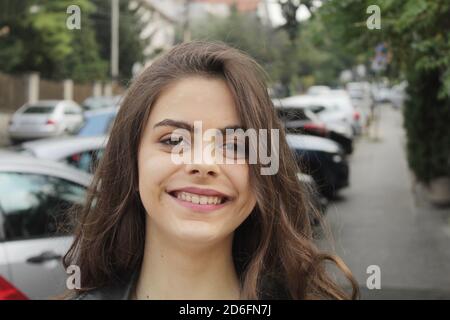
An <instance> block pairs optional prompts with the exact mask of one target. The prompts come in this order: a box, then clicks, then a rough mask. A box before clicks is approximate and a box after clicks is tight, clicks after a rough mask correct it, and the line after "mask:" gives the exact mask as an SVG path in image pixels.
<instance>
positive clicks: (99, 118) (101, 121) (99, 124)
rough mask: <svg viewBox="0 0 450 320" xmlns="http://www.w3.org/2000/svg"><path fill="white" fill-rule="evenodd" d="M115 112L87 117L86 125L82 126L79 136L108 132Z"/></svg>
mask: <svg viewBox="0 0 450 320" xmlns="http://www.w3.org/2000/svg"><path fill="white" fill-rule="evenodd" d="M114 117H115V114H113V113H105V114H99V115H95V116H90V117H88V118H86V121H85V123H84V125H83V126H82V127H81V128H80V130H79V131H78V133H77V135H78V136H98V135H103V134H106V133H108V131H109V128H110V126H111V124H112V122H113V120H114Z"/></svg>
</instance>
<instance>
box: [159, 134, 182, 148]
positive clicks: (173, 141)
mask: <svg viewBox="0 0 450 320" xmlns="http://www.w3.org/2000/svg"><path fill="white" fill-rule="evenodd" d="M159 143H161V144H163V145H165V146H169V147H174V146H177V145H179V144H181V143H187V140H186V139H185V137H183V136H180V135H174V134H171V135H169V136H166V137H164V138H163V139H161V141H160V142H159Z"/></svg>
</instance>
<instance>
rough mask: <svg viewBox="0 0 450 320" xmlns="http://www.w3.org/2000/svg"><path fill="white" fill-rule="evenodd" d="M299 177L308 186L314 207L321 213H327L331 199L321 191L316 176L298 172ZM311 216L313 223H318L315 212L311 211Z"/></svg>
mask: <svg viewBox="0 0 450 320" xmlns="http://www.w3.org/2000/svg"><path fill="white" fill-rule="evenodd" d="M297 177H298V179H299V180H300V181H301V182H303V184H304V185H305V186H306V188H307V190H308V192H309V195H310V197H311V201H312V205H313V207H314V208H315V209H317V210H318V211H319V213H320V214H321V215H325V214H326V212H327V208H328V202H329V201H328V199H327V198H326V197H325V196H324V195H323V194H321V193H320V192H319V188H318V186H317V183H316V181H315V180H314V178H313V177H311V176H310V175H307V174H304V173H300V172H299V173H297ZM311 218H312V219H311V223H312V225H317V223H318V219H317V217H316V216H315V215H314V214H313V212H311Z"/></svg>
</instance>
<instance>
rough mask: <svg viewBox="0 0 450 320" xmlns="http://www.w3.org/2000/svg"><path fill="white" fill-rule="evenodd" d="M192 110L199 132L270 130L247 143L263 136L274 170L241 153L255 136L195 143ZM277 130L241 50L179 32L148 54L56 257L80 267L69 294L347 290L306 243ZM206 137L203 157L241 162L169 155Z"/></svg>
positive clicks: (304, 205)
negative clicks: (176, 41)
mask: <svg viewBox="0 0 450 320" xmlns="http://www.w3.org/2000/svg"><path fill="white" fill-rule="evenodd" d="M199 122H200V123H201V130H200V131H202V132H204V131H206V130H219V131H220V132H225V131H226V129H230V128H234V129H236V128H241V129H242V131H244V130H248V129H254V130H256V131H258V130H264V129H265V130H269V131H270V130H274V129H275V130H276V129H279V130H280V131H279V137H278V139H276V140H275V139H273V137H272V136H270V134H269V135H268V137H267V139H268V141H266V142H264V141H263V143H262V144H261V143H260V142H259V141H258V145H259V146H260V147H261V146H263V147H264V146H266V147H267V146H274V145H277V148H275V149H274V148H272V147H270V149H271V150H272V153H274V154H275V155H276V158H272V160H273V161H276V162H277V166H276V169H277V170H276V172H273V173H272V174H262V173H261V172H262V171H261V169H262V167H263V166H264V165H263V164H261V162H259V161H257V163H250V162H249V161H248V159H249V153H250V152H252V151H254V150H256V149H257V148H258V146H256V145H255V140H252V139H250V140H251V141H248V140H249V139H247V138H248V137H247V138H245V139H238V138H239V137H238V136H239V134H232V135H226V134H225V135H224V136H223V139H222V140H221V139H217V140H218V141H220V143H216V142H210V141H203V145H202V146H200V147H199V145H201V144H199V143H198V142H199V141H198V140H199V138H198V137H200V140H203V138H202V135H201V133H202V132H200V135H196V134H198V133H199V132H198V131H199V127H198V126H195V124H196V123H197V124H198V123H199ZM281 129H282V127H281V124H280V122H279V120H278V119H277V116H276V114H275V111H274V108H273V105H272V102H271V100H270V98H269V96H268V93H267V87H266V82H265V74H264V72H263V71H262V70H261V68H260V67H259V65H258V64H257V63H256V62H255V61H254V60H253V59H251V58H250V57H249V56H247V55H245V54H243V53H242V52H240V51H238V50H236V49H233V48H230V47H228V46H226V45H224V44H221V43H211V42H190V43H184V44H181V45H178V46H176V47H175V48H173V49H172V50H170V51H169V52H168V53H166V54H165V55H163V56H162V57H160V58H159V59H158V60H157V61H155V62H154V63H153V64H152V65H151V66H150V67H148V68H147V69H146V70H145V71H144V72H143V73H142V74H141V75H140V77H139V78H138V79H136V80H135V81H134V83H133V84H132V85H131V87H130V88H129V90H128V93H127V94H126V97H125V99H124V101H123V103H122V105H121V107H120V111H119V113H118V115H117V118H116V120H115V123H114V126H113V128H112V131H111V135H110V137H109V141H108V144H107V147H106V150H105V153H104V156H103V158H102V160H101V162H100V164H99V167H98V168H97V171H96V173H95V177H94V181H93V183H92V186H91V188H90V192H89V194H88V200H87V203H86V205H85V207H84V208H83V210H82V212H81V214H80V216H79V218H78V222H79V225H78V227H77V232H76V237H75V241H74V243H73V245H72V247H71V248H70V250H69V252H68V253H67V255H66V256H65V258H64V263H65V265H66V267H67V266H69V265H77V266H78V267H79V268H80V271H81V288H80V289H78V290H76V294H75V296H74V297H75V299H282V298H287V299H345V298H349V297H352V298H355V297H356V296H357V292H358V290H357V285H356V282H355V281H354V279H353V277H352V276H351V273H350V271H349V270H348V268H347V267H346V266H345V265H344V263H343V262H342V261H341V260H340V259H339V258H337V257H335V256H332V255H329V254H325V253H322V252H320V251H319V250H318V249H317V248H316V246H315V245H314V243H313V240H312V230H311V223H310V217H311V214H310V213H311V211H312V210H314V208H313V207H312V205H311V202H310V199H309V194H308V192H307V190H306V188H305V187H304V186H303V185H302V184H301V182H300V181H299V180H298V178H297V175H296V173H297V172H298V171H299V169H298V167H297V164H296V161H295V159H294V158H293V155H292V154H291V152H290V150H289V147H288V145H287V143H286V139H285V136H284V133H283V131H282V130H281ZM237 131H239V130H237ZM242 131H241V133H242ZM189 133H192V135H190V134H189ZM245 142H247V143H248V145H245ZM242 143H244V145H242ZM211 144H212V145H213V149H214V152H213V153H211V155H212V154H221V155H225V158H229V154H231V155H232V160H239V159H240V160H243V161H234V162H233V161H232V162H233V163H228V162H226V161H225V162H219V161H216V159H217V158H216V157H214V158H213V161H208V159H205V158H202V159H200V161H185V162H182V163H180V162H176V161H174V157H173V156H174V153H183V154H184V155H192V154H194V153H195V152H197V151H198V150H197V149H198V148H206V145H209V146H211ZM175 150H176V151H175ZM180 150H181V151H180ZM228 152H230V153H228ZM268 153H270V152H268ZM188 158H189V157H188ZM211 159H212V158H211ZM211 159H209V160H211ZM197 160H198V159H197ZM327 260H328V261H331V262H334V263H335V264H336V265H337V267H338V268H340V269H341V270H342V271H343V272H344V274H345V275H346V276H347V278H348V279H349V280H350V283H351V285H352V286H353V293H352V294H351V295H350V296H347V294H346V292H344V291H343V289H341V288H340V287H339V286H338V285H337V284H336V283H335V282H334V281H333V280H331V278H330V277H329V276H328V275H327V273H326V271H325V265H324V262H326V261H327Z"/></svg>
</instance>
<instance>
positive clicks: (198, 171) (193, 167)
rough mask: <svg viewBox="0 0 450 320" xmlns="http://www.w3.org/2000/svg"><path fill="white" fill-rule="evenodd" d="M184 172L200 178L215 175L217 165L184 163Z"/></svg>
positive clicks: (216, 173) (217, 170)
mask: <svg viewBox="0 0 450 320" xmlns="http://www.w3.org/2000/svg"><path fill="white" fill-rule="evenodd" d="M185 170H186V173H187V174H189V175H193V176H197V177H200V178H207V177H217V176H218V174H219V167H218V166H217V164H208V163H191V164H186V165H185Z"/></svg>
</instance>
